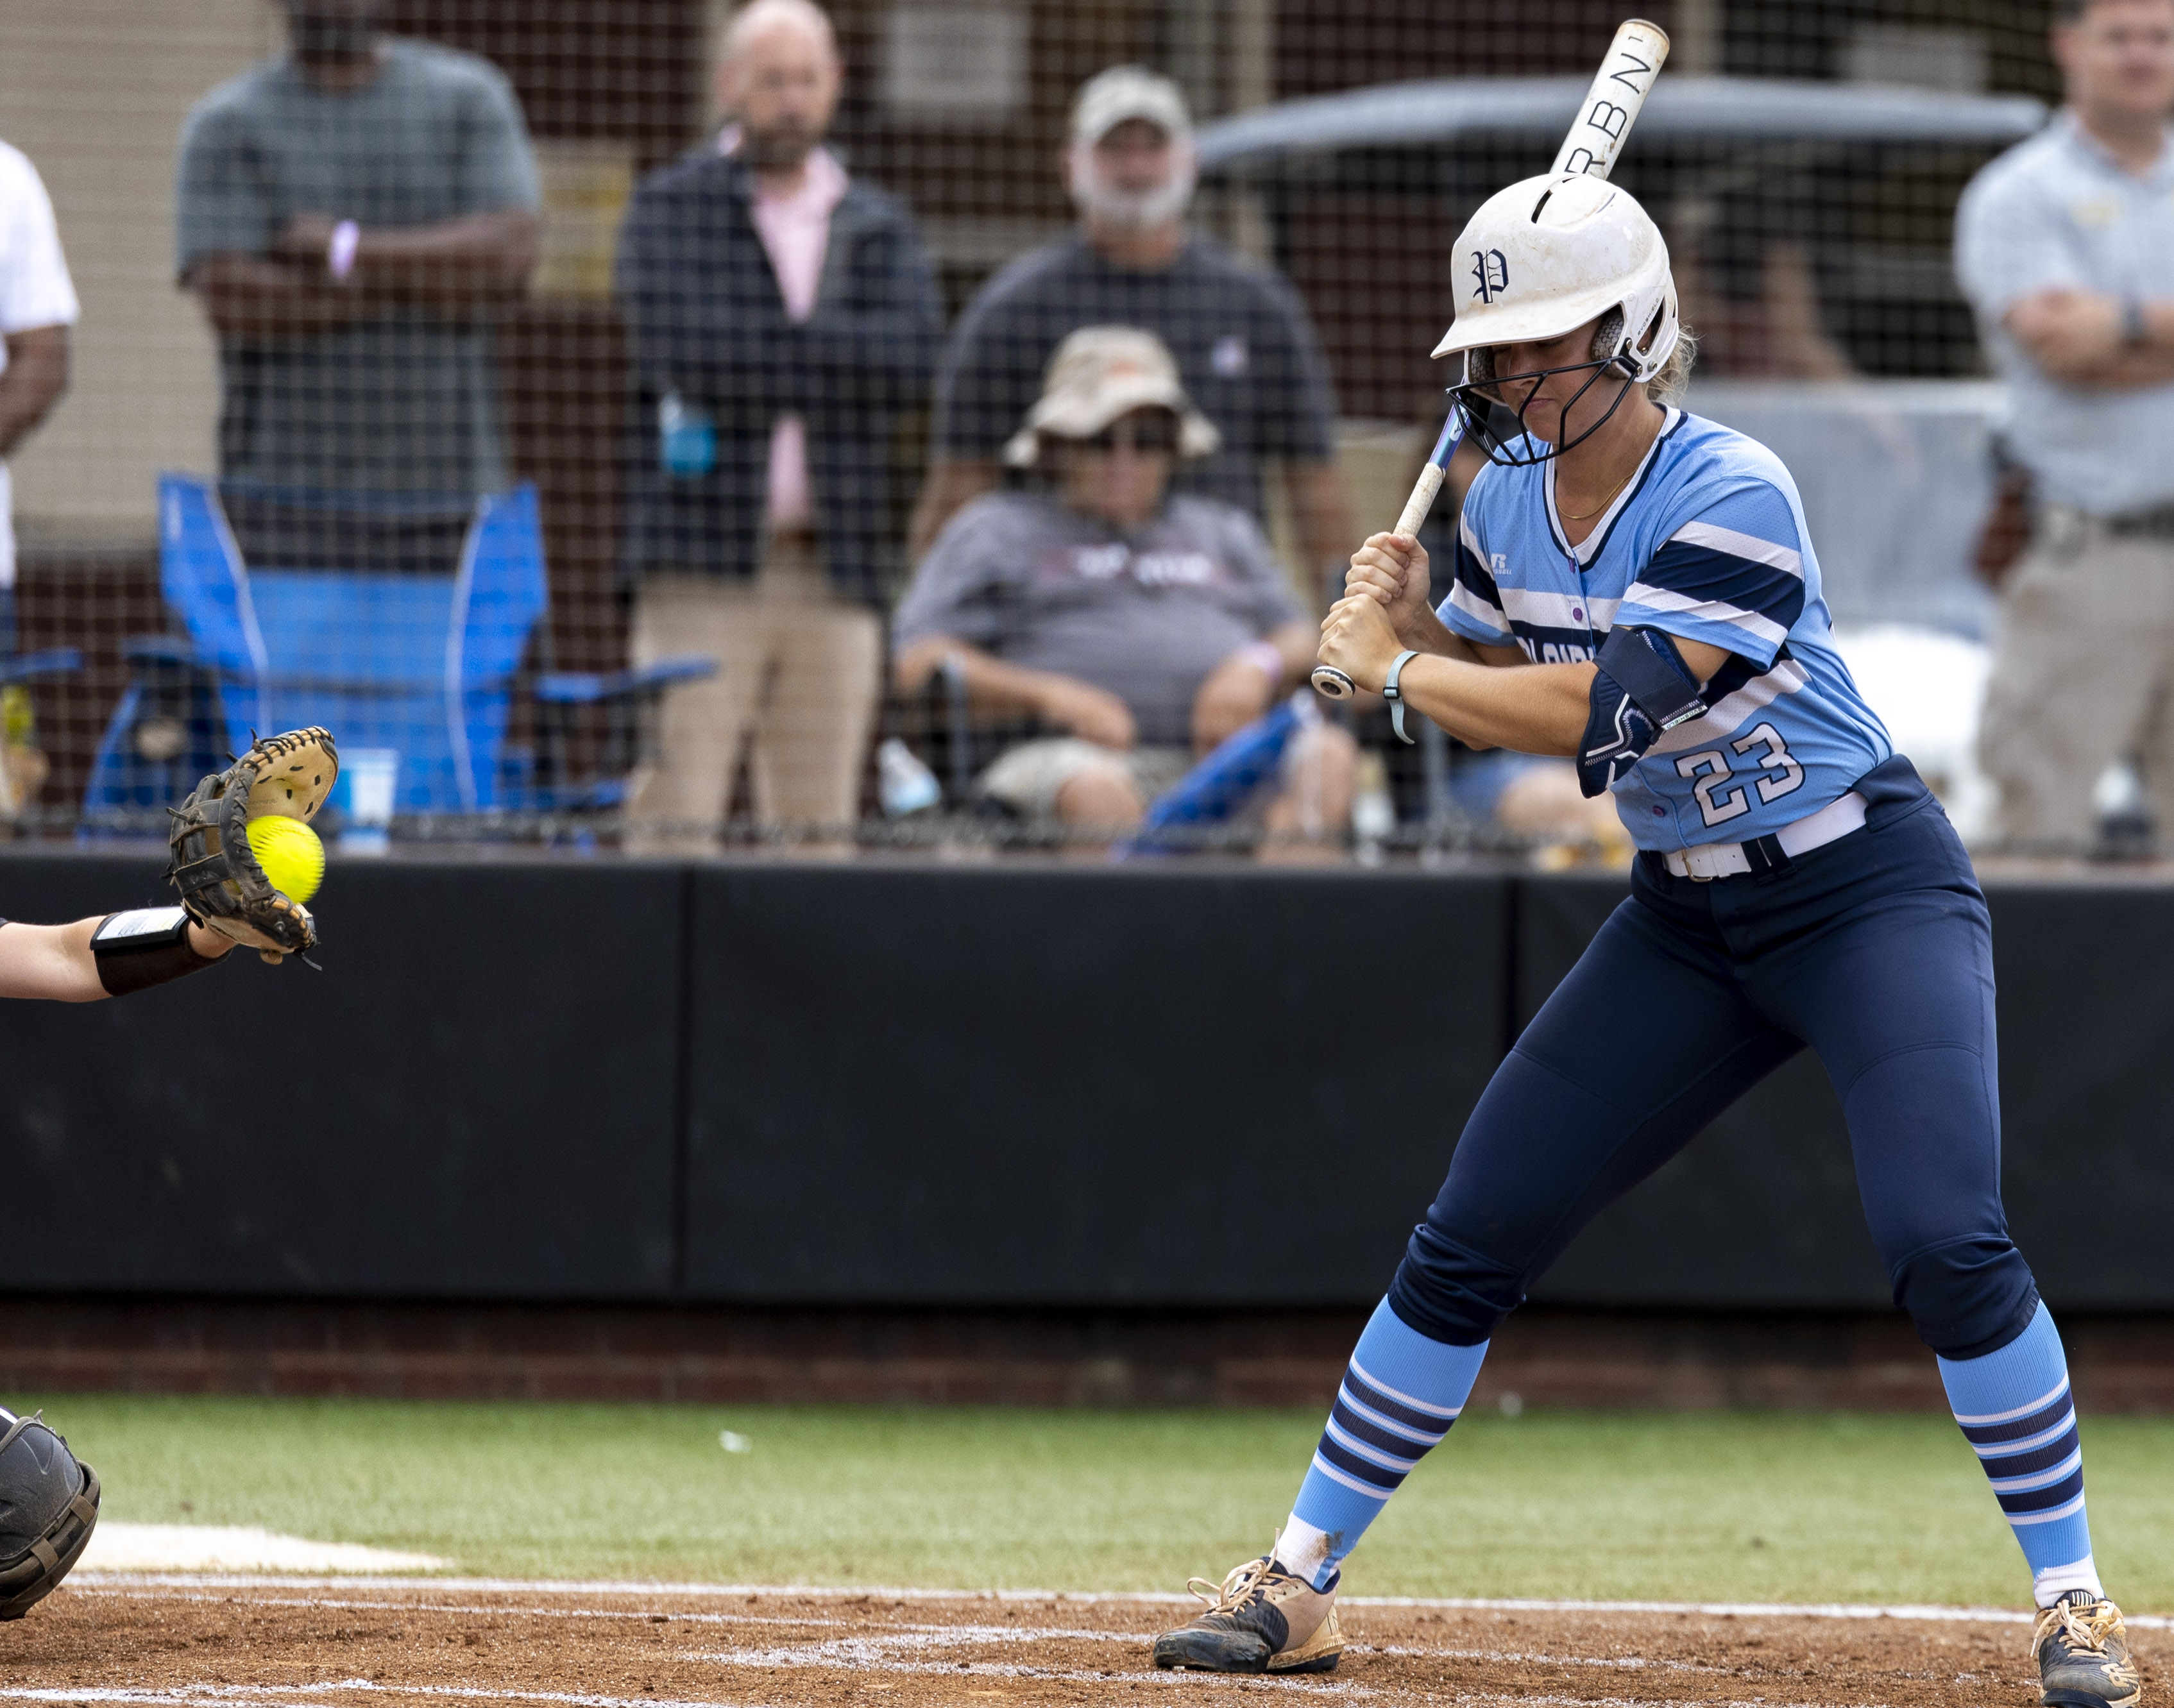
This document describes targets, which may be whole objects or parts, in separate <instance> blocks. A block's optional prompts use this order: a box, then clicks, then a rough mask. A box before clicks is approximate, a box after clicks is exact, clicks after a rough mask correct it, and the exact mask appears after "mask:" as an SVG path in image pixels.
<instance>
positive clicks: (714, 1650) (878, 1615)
mask: <svg viewBox="0 0 2174 1708" xmlns="http://www.w3.org/2000/svg"><path fill="white" fill-rule="evenodd" d="M1182 1617H1183V1613H1182V1608H1181V1607H1180V1606H1178V1605H1177V1604H1176V1603H1172V1602H1171V1601H1168V1600H1165V1599H1161V1598H1149V1597H1078V1596H1053V1595H1030V1594H1013V1593H1007V1594H1003V1595H987V1596H972V1595H965V1594H936V1593H932V1592H903V1591H870V1592H864V1593H863V1592H794V1591H789V1590H770V1589H721V1588H716V1587H707V1586H646V1585H645V1586H637V1585H565V1584H544V1583H526V1584H524V1583H507V1582H500V1581H474V1580H470V1581H446V1580H438V1581H430V1582H427V1583H419V1582H399V1581H387V1580H372V1581H348V1582H340V1581H326V1580H295V1579H251V1580H246V1581H245V1580H240V1579H212V1578H194V1579H184V1578H137V1577H119V1576H111V1577H101V1576H95V1575H78V1578H76V1579H75V1580H72V1581H71V1582H70V1583H69V1584H68V1586H66V1587H64V1588H63V1589H62V1590H61V1591H60V1592H57V1594H55V1595H54V1596H53V1597H51V1598H50V1599H49V1600H48V1601H46V1603H44V1605H42V1606H41V1607H40V1608H37V1609H36V1610H35V1612H34V1613H32V1614H31V1616H30V1618H29V1619H25V1620H24V1621H22V1622H20V1623H19V1624H8V1625H0V1708H4V1705H6V1704H8V1703H10V1702H16V1701H35V1702H41V1703H71V1702H79V1703H84V1704H93V1703H127V1704H132V1705H173V1708H213V1705H218V1708H235V1705H262V1708H297V1705H301V1704H311V1705H316V1704H324V1705H327V1708H346V1705H352V1708H364V1705H370V1708H390V1705H391V1704H392V1702H394V1701H404V1702H408V1703H413V1704H415V1705H417V1708H421V1705H423V1704H425V1703H427V1702H430V1701H431V1700H440V1701H446V1700H455V1701H467V1702H479V1703H489V1702H501V1701H502V1702H506V1703H551V1704H565V1705H570V1708H712V1705H715V1708H727V1705H729V1708H752V1705H757V1704H761V1705H778V1708H787V1705H803V1704H804V1705H809V1708H829V1705H832V1704H837V1703H845V1702H873V1701H881V1702H884V1703H885V1704H890V1705H896V1708H906V1705H910V1704H917V1703H938V1702H940V1703H963V1702H967V1701H971V1700H984V1701H1010V1702H1017V1703H1021V1704H1041V1703H1090V1704H1092V1703H1121V1702H1122V1703H1130V1704H1138V1703H1141V1702H1156V1703H1171V1704H1178V1703H1186V1702H1193V1701H1199V1702H1225V1703H1227V1702H1229V1701H1230V1700H1232V1698H1231V1697H1230V1694H1229V1693H1230V1692H1231V1691H1233V1690H1236V1691H1238V1692H1241V1693H1256V1694H1257V1693H1260V1692H1263V1691H1266V1692H1275V1693H1284V1694H1293V1695H1296V1696H1298V1697H1301V1698H1303V1699H1315V1698H1328V1699H1335V1700H1351V1701H1355V1702H1369V1703H1379V1704H1385V1705H1393V1704H1403V1703H1437V1702H1439V1703H1451V1702H1454V1703H1471V1704H1480V1703H1492V1702H1518V1703H1549V1704H1590V1705H1593V1708H1648V1705H1651V1708H1664V1705H1672V1704H1677V1703H1684V1704H1704V1703H1716V1704H1719V1703H1728V1704H1745V1705H1748V1704H1753V1703H1756V1704H1759V1705H1761V1708H1786V1705H1791V1704H1820V1705H1831V1704H1867V1705H1870V1704H1883V1705H1892V1708H1908V1705H1920V1704H1922V1705H1933V1704H1939V1705H1950V1704H1952V1705H1955V1708H1962V1705H1973V1708H1975V1705H1981V1704H1987V1703H2009V1704H2014V1705H2018V1708H2024V1705H2029V1704H2033V1703H2036V1700H2037V1689H2036V1668H2035V1667H2032V1666H2031V1663H2030V1662H2029V1660H2028V1657H2027V1656H2026V1654H2025V1651H2026V1649H2027V1647H2028V1646H2029V1641H2030V1626H2029V1624H2028V1623H2027V1622H2026V1621H2025V1618H2024V1616H2023V1615H2022V1614H2020V1613H2005V1614H2004V1613H1996V1612H1991V1611H1987V1610H1977V1611H1959V1612H1949V1611H1943V1610H1939V1609H1932V1608H1916V1609H1892V1610H1885V1611H1883V1610H1880V1609H1874V1608H1828V1609H1820V1610H1806V1609H1797V1608H1790V1609H1782V1608H1738V1609H1722V1608H1659V1607H1653V1608H1642V1607H1628V1606H1620V1605H1618V1606H1590V1605H1580V1606H1571V1605H1557V1604H1539V1603H1479V1604H1475V1603H1442V1602H1435V1603H1419V1602H1412V1603H1384V1602H1371V1603H1370V1602H1364V1601H1360V1602H1357V1603H1354V1604H1351V1605H1349V1607H1347V1608H1346V1612H1345V1629H1346V1630H1347V1632H1348V1633H1349V1635H1350V1637H1351V1639H1352V1642H1351V1646H1350V1647H1349V1649H1348V1650H1347V1651H1345V1653H1344V1662H1343V1665H1342V1666H1341V1667H1340V1668H1339V1669H1338V1671H1337V1672H1335V1673H1331V1674H1328V1675H1327V1676H1326V1677H1321V1678H1306V1679H1283V1680H1265V1679H1262V1680H1255V1679H1231V1678H1209V1677H1204V1676H1203V1675H1200V1674H1197V1673H1160V1672H1157V1671H1155V1668H1154V1667H1152V1666H1150V1665H1149V1662H1148V1656H1147V1645H1146V1639H1147V1638H1148V1637H1149V1635H1152V1634H1153V1633H1154V1632H1155V1631H1156V1630H1160V1629H1162V1628H1164V1627H1165V1626H1167V1625H1170V1624H1176V1623H1177V1622H1178V1621H1179V1619H1182ZM2170 1624H2174V1621H2170V1620H2166V1619H2152V1620H2150V1621H2146V1622H2144V1628H2141V1629H2138V1630H2135V1631H2134V1633H2133V1635H2134V1639H2135V1641H2136V1646H2137V1649H2138V1652H2139V1659H2140V1660H2141V1661H2142V1662H2143V1666H2144V1674H2145V1689H2146V1690H2147V1691H2150V1689H2153V1688H2154V1678H2155V1675H2156V1676H2158V1677H2164V1676H2165V1668H2166V1665H2167V1663H2168V1662H2170V1661H2174V1634H2170V1632H2169V1630H2168V1629H2167V1628H2168V1626H2169V1625H2170Z"/></svg>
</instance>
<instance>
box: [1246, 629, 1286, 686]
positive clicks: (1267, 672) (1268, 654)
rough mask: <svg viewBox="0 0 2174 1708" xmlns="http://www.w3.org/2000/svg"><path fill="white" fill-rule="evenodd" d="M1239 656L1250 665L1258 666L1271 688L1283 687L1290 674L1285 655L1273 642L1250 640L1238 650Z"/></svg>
mask: <svg viewBox="0 0 2174 1708" xmlns="http://www.w3.org/2000/svg"><path fill="white" fill-rule="evenodd" d="M1238 656H1239V657H1241V658H1243V659H1244V660H1245V661H1246V662H1247V663H1248V664H1253V665H1257V666H1258V667H1259V668H1260V672H1261V674H1262V675H1263V676H1265V677H1267V678H1268V686H1269V687H1271V688H1280V687H1282V686H1283V682H1284V677H1285V676H1286V675H1288V674H1289V673H1290V666H1288V665H1287V664H1285V663H1284V655H1283V653H1282V651H1280V650H1279V648H1278V646H1276V643H1275V642H1274V641H1273V640H1248V641H1247V643H1246V644H1245V645H1244V646H1241V647H1240V648H1239V649H1238Z"/></svg>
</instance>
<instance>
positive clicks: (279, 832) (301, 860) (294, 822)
mask: <svg viewBox="0 0 2174 1708" xmlns="http://www.w3.org/2000/svg"><path fill="white" fill-rule="evenodd" d="M249 846H250V847H251V849H252V850H253V851H255V853H256V855H257V864H258V865H259V866H262V868H264V875H265V876H266V877H267V878H270V879H271V880H272V887H273V889H276V890H278V891H279V892H280V893H281V894H282V895H284V896H285V897H286V898H287V899H288V900H289V901H307V900H309V899H310V898H311V896H312V895H316V893H317V885H318V884H322V883H323V882H324V877H325V845H324V844H323V843H322V842H320V841H319V840H317V833H316V831H315V830H311V828H310V827H309V826H308V825H307V824H304V823H303V822H302V821H301V820H300V819H289V818H288V817H287V816H286V815H285V814H284V813H266V814H265V815H264V816H263V817H262V818H261V819H251V820H250V821H249Z"/></svg>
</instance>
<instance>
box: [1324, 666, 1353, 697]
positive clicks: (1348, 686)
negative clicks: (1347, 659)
mask: <svg viewBox="0 0 2174 1708" xmlns="http://www.w3.org/2000/svg"><path fill="white" fill-rule="evenodd" d="M1313 691H1314V692H1315V693H1316V694H1322V695H1327V696H1328V698H1329V699H1331V700H1349V699H1350V698H1351V696H1352V695H1355V694H1356V693H1357V692H1358V691H1359V684H1357V683H1355V682H1354V681H1353V680H1352V679H1351V678H1349V677H1348V676H1346V675H1345V674H1344V673H1343V672H1342V671H1340V670H1338V668H1336V667H1335V666H1334V665H1333V664H1317V665H1315V666H1314V667H1313Z"/></svg>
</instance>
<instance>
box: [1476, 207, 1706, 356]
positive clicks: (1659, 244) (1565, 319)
mask: <svg viewBox="0 0 2174 1708" xmlns="http://www.w3.org/2000/svg"><path fill="white" fill-rule="evenodd" d="M1457 272H1458V274H1459V278H1458V283H1457V290H1458V295H1457V322H1456V324H1455V325H1453V326H1452V327H1450V329H1449V330H1448V331H1447V332H1445V333H1444V334H1443V335H1442V340H1441V343H1439V344H1436V346H1435V349H1434V353H1435V354H1436V355H1437V356H1446V355H1449V354H1453V353H1455V352H1457V351H1459V350H1462V351H1463V353H1464V358H1465V379H1466V381H1467V382H1468V383H1469V384H1473V385H1486V384H1489V383H1490V382H1491V381H1494V379H1495V377H1496V375H1495V362H1494V351H1495V349H1497V348H1499V347H1500V346H1501V345H1504V344H1513V343H1537V342H1540V341H1542V340H1544V339H1548V338H1560V337H1561V336H1562V335H1563V334H1564V333H1566V332H1575V331H1576V329H1577V328H1578V327H1582V326H1583V325H1585V324H1586V323H1587V322H1589V321H1598V322H1600V324H1599V325H1598V327H1595V329H1594V337H1593V361H1594V362H1595V363H1614V364H1615V365H1616V371H1617V372H1619V373H1621V374H1624V375H1625V376H1627V377H1629V378H1630V379H1631V380H1633V381H1644V380H1650V379H1652V377H1653V376H1655V375H1656V374H1658V373H1659V372H1660V371H1661V370H1662V368H1663V366H1665V365H1667V363H1668V357H1669V356H1670V354H1673V353H1674V349H1675V348H1676V338H1677V334H1678V331H1679V326H1678V321H1677V313H1676V283H1675V280H1674V278H1673V277H1672V276H1671V274H1670V273H1669V272H1668V245H1667V244H1666V243H1664V242H1663V241H1661V230H1660V227H1658V225H1656V224H1654V223H1653V220H1652V216H1651V215H1650V214H1647V212H1646V210H1645V209H1644V208H1641V207H1640V206H1639V205H1638V203H1637V202H1636V199H1635V198H1634V197H1632V196H1631V194H1630V193H1629V192H1627V191H1625V190H1622V189H1620V188H1619V187H1618V186H1615V185H1614V184H1611V183H1609V181H1607V180H1606V179H1604V178H1595V177H1591V176H1587V175H1585V174H1583V173H1565V174H1563V175H1561V176H1545V175H1544V176H1540V177H1537V178H1526V179H1523V180H1522V181H1519V182H1517V183H1515V184H1512V186H1510V187H1509V188H1508V189H1506V190H1502V191H1498V192H1496V193H1495V195H1493V196H1490V197H1488V198H1487V200H1486V201H1485V202H1484V203H1482V204H1481V205H1480V208H1479V212H1478V213H1477V214H1474V215H1473V216H1472V219H1471V222H1470V223H1469V224H1467V225H1466V226H1465V228H1464V232H1463V235H1462V236H1460V237H1459V238H1458V239H1457Z"/></svg>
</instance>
